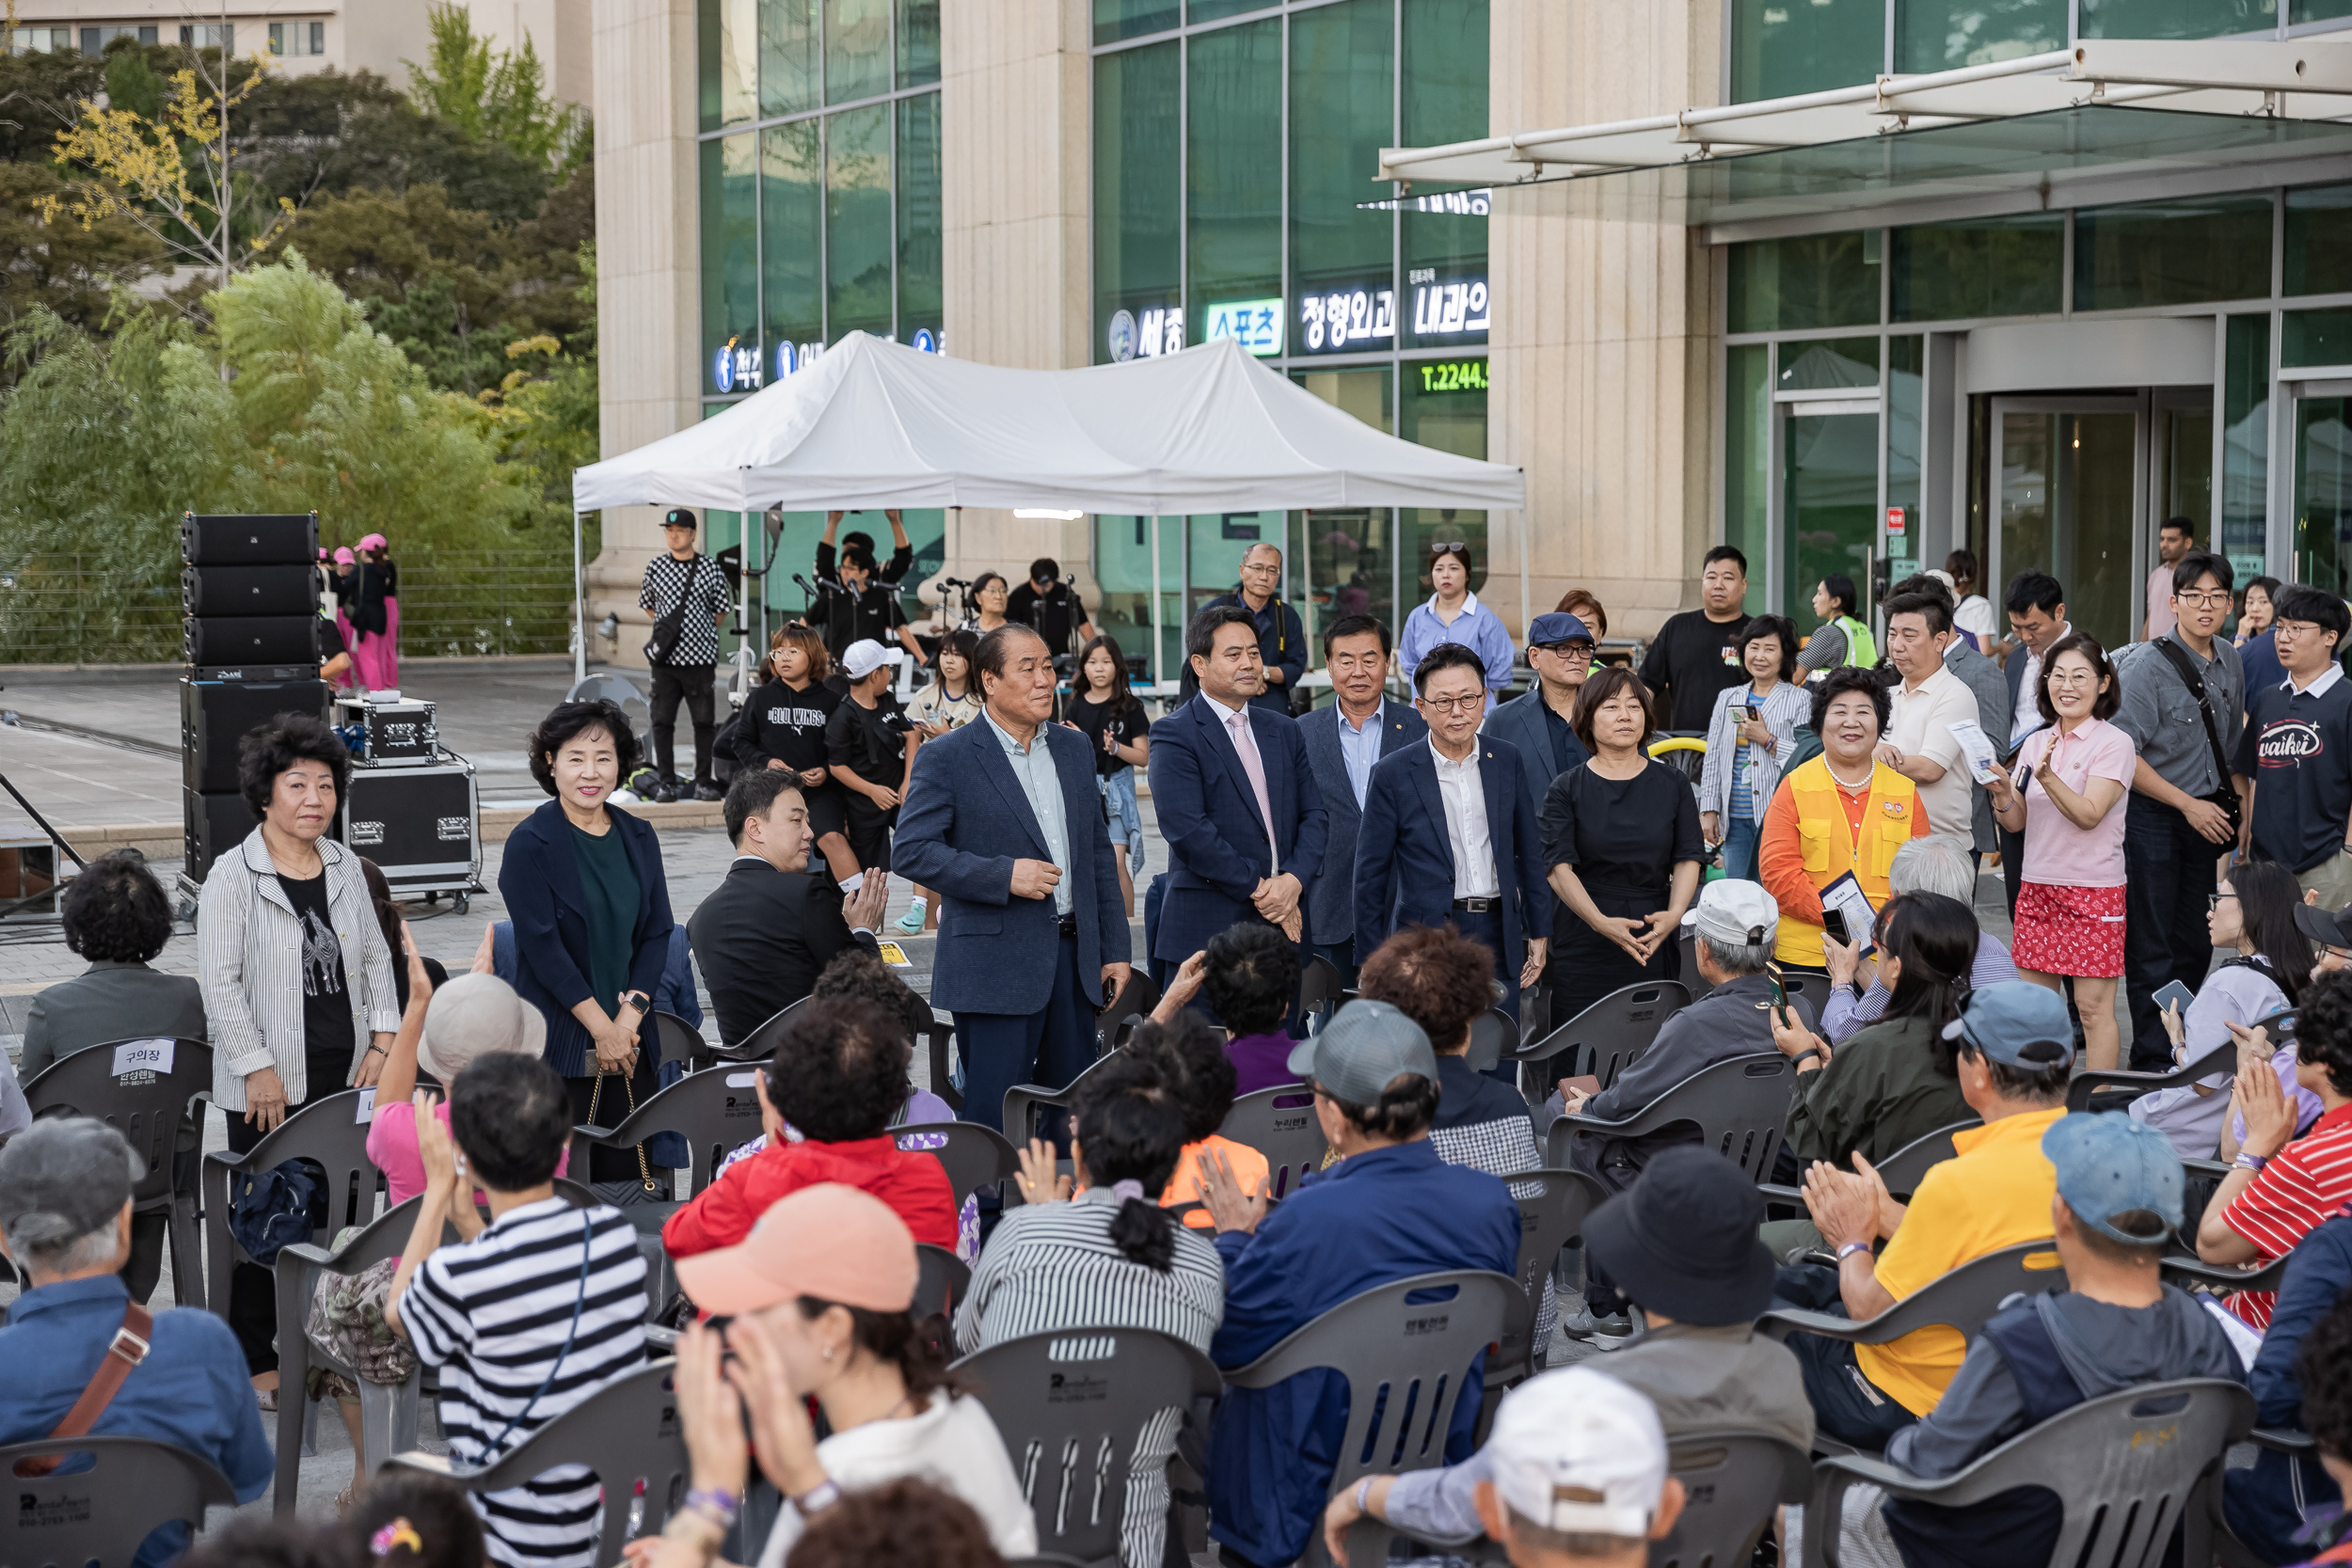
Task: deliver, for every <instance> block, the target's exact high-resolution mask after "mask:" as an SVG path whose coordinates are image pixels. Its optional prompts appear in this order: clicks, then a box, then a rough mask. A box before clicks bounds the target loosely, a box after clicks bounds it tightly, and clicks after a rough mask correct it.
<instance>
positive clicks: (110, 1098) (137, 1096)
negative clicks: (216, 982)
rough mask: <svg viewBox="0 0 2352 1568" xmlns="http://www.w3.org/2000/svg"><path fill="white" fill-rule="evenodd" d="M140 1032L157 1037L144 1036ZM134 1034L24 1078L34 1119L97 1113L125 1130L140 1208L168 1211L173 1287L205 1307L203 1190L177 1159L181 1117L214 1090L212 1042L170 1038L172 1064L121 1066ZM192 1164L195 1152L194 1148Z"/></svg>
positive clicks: (135, 1206) (187, 1301) (184, 1302)
mask: <svg viewBox="0 0 2352 1568" xmlns="http://www.w3.org/2000/svg"><path fill="white" fill-rule="evenodd" d="M136 1038H138V1039H151V1038H155V1037H154V1036H139V1037H136ZM132 1043H134V1042H133V1041H132V1040H108V1041H106V1042H105V1043H104V1044H103V1045H92V1046H87V1047H85V1048H83V1049H80V1050H77V1051H73V1052H71V1053H67V1054H66V1055H63V1056H60V1057H58V1058H57V1059H56V1061H54V1062H52V1063H50V1064H49V1066H47V1067H46V1068H43V1069H41V1070H40V1073H38V1074H37V1075H35V1077H34V1078H33V1079H32V1080H31V1082H29V1083H27V1084H26V1085H24V1102H25V1104H26V1105H27V1106H29V1107H30V1108H31V1110H32V1113H33V1119H35V1120H36V1121H38V1120H40V1118H41V1117H59V1116H84V1117H97V1118H98V1119H99V1120H101V1121H103V1122H104V1123H105V1124H106V1125H107V1126H109V1127H112V1128H113V1129H114V1130H115V1131H116V1132H120V1133H121V1134H122V1135H123V1137H124V1138H125V1139H126V1140H128V1142H129V1143H130V1145H131V1150H132V1152H133V1153H135V1154H136V1155H137V1156H138V1158H139V1161H140V1163H141V1164H142V1165H143V1166H144V1170H143V1172H142V1174H141V1175H140V1177H139V1179H138V1180H136V1181H135V1182H134V1183H132V1186H131V1212H133V1213H135V1214H168V1215H169V1216H170V1218H169V1219H168V1220H167V1221H166V1226H167V1230H166V1236H167V1240H168V1242H169V1244H170V1248H171V1278H172V1288H173V1290H174V1291H177V1292H178V1295H179V1303H180V1305H181V1306H183V1307H202V1306H203V1305H204V1301H205V1295H204V1262H203V1259H204V1254H203V1251H202V1246H201V1241H200V1238H199V1234H198V1230H197V1214H196V1193H195V1191H194V1190H193V1188H192V1187H190V1186H184V1185H183V1182H182V1179H181V1178H180V1177H179V1174H178V1171H177V1168H176V1165H175V1162H174V1158H173V1156H174V1151H175V1150H176V1148H178V1143H179V1132H180V1122H181V1118H182V1117H184V1116H185V1115H186V1114H187V1109H188V1105H189V1103H190V1102H191V1101H196V1100H199V1099H205V1100H209V1099H210V1098H211V1096H212V1092H213V1048H212V1047H211V1046H210V1045H207V1044H206V1043H205V1042H204V1041H202V1040H183V1039H175V1040H173V1041H172V1042H171V1070H170V1071H169V1072H167V1073H154V1072H148V1071H144V1070H138V1071H133V1072H128V1073H125V1074H123V1075H122V1076H121V1077H119V1078H118V1077H116V1076H115V1073H114V1062H115V1055H114V1048H115V1047H116V1046H118V1045H129V1044H132ZM189 1163H190V1164H191V1165H192V1166H193V1165H194V1164H195V1157H194V1156H193V1155H191V1156H190V1161H189Z"/></svg>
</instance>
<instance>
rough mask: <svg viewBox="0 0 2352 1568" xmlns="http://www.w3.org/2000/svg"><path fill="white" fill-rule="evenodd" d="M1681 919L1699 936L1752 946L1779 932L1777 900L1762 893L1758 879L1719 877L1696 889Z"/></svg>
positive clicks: (1778, 901)
mask: <svg viewBox="0 0 2352 1568" xmlns="http://www.w3.org/2000/svg"><path fill="white" fill-rule="evenodd" d="M1685 918H1687V919H1688V920H1689V921H1690V923H1691V924H1692V926H1695V927H1698V933H1699V935H1701V936H1703V937H1713V938H1714V939H1715V940H1716V941H1717V942H1735V943H1739V944H1740V945H1743V946H1755V945H1756V944H1757V943H1759V942H1771V941H1772V939H1773V937H1774V935H1775V934H1776V933H1777V932H1778V931H1779V929H1780V900H1778V899H1776V898H1774V897H1773V896H1772V895H1771V894H1769V893H1767V892H1765V891H1764V885H1763V884H1762V883H1761V882H1751V881H1746V880H1743V879H1740V878H1738V877H1722V878H1718V879H1716V880H1714V881H1711V882H1709V883H1708V884H1707V885H1706V886H1705V887H1702V888H1700V889H1699V896H1698V901H1697V902H1696V903H1694V904H1692V906H1691V912H1690V914H1689V915H1688V916H1686V917H1685Z"/></svg>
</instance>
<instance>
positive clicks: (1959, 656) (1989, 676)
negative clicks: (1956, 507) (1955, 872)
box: [1889, 575, 2011, 865]
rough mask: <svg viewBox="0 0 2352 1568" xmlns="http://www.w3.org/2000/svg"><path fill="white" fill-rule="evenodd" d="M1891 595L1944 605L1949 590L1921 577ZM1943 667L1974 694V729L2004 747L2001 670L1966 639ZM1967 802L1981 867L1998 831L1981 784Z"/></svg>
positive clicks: (2005, 697) (1948, 652)
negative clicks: (1926, 597)
mask: <svg viewBox="0 0 2352 1568" xmlns="http://www.w3.org/2000/svg"><path fill="white" fill-rule="evenodd" d="M1893 594H1941V595H1942V596H1943V598H1944V599H1945V600H1946V601H1947V603H1948V602H1949V601H1950V599H1951V596H1952V591H1951V590H1950V589H1949V588H1947V587H1946V586H1945V585H1944V581H1943V579H1942V578H1932V577H1927V576H1924V575H1923V576H1920V577H1915V578H1904V579H1903V580H1902V582H1901V583H1900V584H1899V585H1898V586H1897V587H1896V588H1895V589H1894V591H1893ZM1893 594H1889V597H1892V596H1893ZM1944 668H1945V669H1947V670H1949V671H1950V672H1951V673H1953V674H1955V675H1958V676H1959V677H1960V684H1961V685H1963V686H1964V687H1966V688H1967V689H1969V691H1970V692H1972V693H1973V694H1974V695H1975V697H1976V699H1977V727H1978V728H1979V729H1981V730H1982V731H1984V733H1985V734H1986V736H1989V737H1990V738H1991V739H1992V741H1993V745H1994V749H1995V750H1999V749H2001V748H2004V747H2006V746H2007V745H2008V744H2009V731H2010V717H2011V712H2010V705H2009V704H2010V696H2009V679H2008V677H2007V676H2006V675H2004V674H2003V673H2002V672H2001V667H2000V666H1999V665H1997V664H1995V663H1994V662H1993V661H1992V660H1991V659H1990V658H1987V657H1985V656H1984V655H1982V654H1980V653H1979V652H1977V650H1976V649H1974V648H1972V647H1970V646H1969V645H1968V640H1967V639H1966V638H1964V637H1955V638H1953V639H1952V641H1951V645H1950V646H1948V647H1947V648H1946V649H1945V650H1944ZM1968 799H1969V801H1970V803H1971V806H1972V809H1973V813H1974V815H1973V818H1972V820H1971V823H1970V832H1969V844H1968V847H1969V848H1970V849H1971V850H1972V851H1973V854H1972V856H1971V859H1972V860H1973V861H1974V863H1977V864H1979V865H1981V864H1982V863H1984V857H1985V856H1986V855H1987V854H1989V853H1991V852H1992V851H1993V850H1994V849H1998V848H1999V847H2001V836H2000V829H1999V828H1998V826H1997V825H1995V824H1994V820H1993V798H1992V797H1991V796H1990V795H1987V794H1986V793H1985V790H1984V785H1982V784H1975V783H1971V784H1969V785H1968ZM1939 831H1940V830H1939Z"/></svg>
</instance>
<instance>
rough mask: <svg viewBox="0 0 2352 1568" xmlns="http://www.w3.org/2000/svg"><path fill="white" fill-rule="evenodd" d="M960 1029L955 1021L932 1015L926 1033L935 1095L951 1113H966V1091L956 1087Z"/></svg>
mask: <svg viewBox="0 0 2352 1568" xmlns="http://www.w3.org/2000/svg"><path fill="white" fill-rule="evenodd" d="M955 1041H956V1025H955V1022H954V1021H953V1020H951V1019H945V1018H941V1017H940V1016H939V1015H938V1014H937V1013H933V1014H932V1015H931V1022H930V1028H928V1029H926V1030H924V1031H923V1048H924V1050H925V1052H926V1053H928V1054H927V1059H928V1060H929V1061H930V1068H931V1073H930V1077H931V1082H930V1091H931V1093H933V1094H935V1095H937V1096H939V1098H940V1099H942V1100H944V1101H946V1102H947V1108H948V1109H949V1110H951V1111H955V1112H958V1113H959V1114H960V1113H961V1111H962V1110H963V1090H962V1089H961V1088H960V1087H958V1086H957V1085H956V1061H957V1060H958V1059H959V1057H958V1054H957V1052H956V1043H955Z"/></svg>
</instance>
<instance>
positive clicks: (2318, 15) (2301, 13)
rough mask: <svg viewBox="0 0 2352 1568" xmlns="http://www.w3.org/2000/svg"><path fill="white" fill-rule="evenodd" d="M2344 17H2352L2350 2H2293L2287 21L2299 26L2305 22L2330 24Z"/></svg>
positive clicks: (2312, 0) (2347, 0) (2321, 0)
mask: <svg viewBox="0 0 2352 1568" xmlns="http://www.w3.org/2000/svg"><path fill="white" fill-rule="evenodd" d="M2344 16H2352V0H2295V4H2294V8H2293V9H2292V10H2291V11H2290V13H2289V15H2288V21H2289V22H2291V23H2292V24H2296V25H2297V26H2300V25H2301V24H2304V23H2306V22H2332V21H2334V20H2335V19H2336V18H2338V17H2344Z"/></svg>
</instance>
